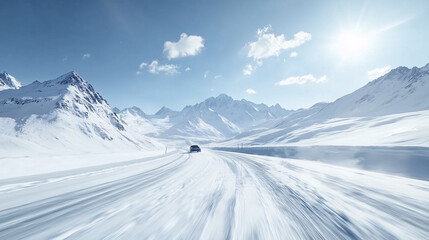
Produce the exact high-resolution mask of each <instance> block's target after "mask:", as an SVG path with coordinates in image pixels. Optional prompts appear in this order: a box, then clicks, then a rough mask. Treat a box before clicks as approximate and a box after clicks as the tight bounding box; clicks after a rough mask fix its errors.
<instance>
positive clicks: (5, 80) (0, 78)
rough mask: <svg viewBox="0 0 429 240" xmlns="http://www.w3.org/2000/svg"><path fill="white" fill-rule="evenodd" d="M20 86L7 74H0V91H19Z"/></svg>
mask: <svg viewBox="0 0 429 240" xmlns="http://www.w3.org/2000/svg"><path fill="white" fill-rule="evenodd" d="M21 87H22V84H21V83H20V82H19V81H18V80H16V78H15V77H13V76H12V75H10V74H9V73H7V72H3V73H0V91H1V90H6V89H19V88H21Z"/></svg>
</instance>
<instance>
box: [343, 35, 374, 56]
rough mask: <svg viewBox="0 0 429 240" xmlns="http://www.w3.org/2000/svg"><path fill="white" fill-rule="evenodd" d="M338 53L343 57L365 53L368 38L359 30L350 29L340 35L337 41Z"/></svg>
mask: <svg viewBox="0 0 429 240" xmlns="http://www.w3.org/2000/svg"><path fill="white" fill-rule="evenodd" d="M336 45H337V50H338V53H339V54H340V55H341V56H342V57H344V58H354V57H359V56H361V55H363V54H364V53H365V51H366V50H367V48H368V45H369V38H368V36H365V35H364V34H361V33H359V32H355V31H350V32H344V33H343V34H341V35H340V37H339V38H338V41H337V44H336Z"/></svg>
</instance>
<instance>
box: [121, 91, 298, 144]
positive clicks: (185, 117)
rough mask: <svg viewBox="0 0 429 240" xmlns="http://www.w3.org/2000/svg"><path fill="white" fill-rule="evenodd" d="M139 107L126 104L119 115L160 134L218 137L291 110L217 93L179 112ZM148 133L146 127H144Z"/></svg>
mask: <svg viewBox="0 0 429 240" xmlns="http://www.w3.org/2000/svg"><path fill="white" fill-rule="evenodd" d="M139 112H142V111H141V110H140V109H136V108H134V109H133V108H127V109H124V110H122V111H121V112H120V116H121V119H123V120H124V121H126V122H128V123H130V124H133V123H134V124H133V126H135V127H136V128H138V127H139V126H141V127H144V128H146V129H152V130H153V131H150V133H153V134H154V136H157V137H160V138H175V139H189V138H190V139H199V140H205V141H207V140H219V139H225V138H227V137H231V136H234V135H236V134H239V133H241V132H243V131H245V130H247V129H249V128H251V127H253V126H256V125H258V124H260V123H262V122H265V121H267V120H272V119H276V118H278V117H280V116H285V115H287V114H289V113H290V112H291V111H287V110H285V109H283V108H282V107H281V106H280V105H278V104H277V105H275V106H271V107H268V106H267V105H265V104H255V103H252V102H249V101H247V100H244V99H243V100H240V101H239V100H234V99H232V98H231V97H229V96H227V95H225V94H221V95H219V96H218V97H216V98H215V97H211V98H208V99H206V100H205V101H203V102H201V103H197V104H195V105H192V106H186V107H185V108H183V109H182V110H181V111H180V112H178V111H173V110H171V109H169V108H166V107H162V108H161V109H160V110H159V111H158V112H157V113H156V114H155V115H151V116H148V115H145V114H138V113H139ZM146 132H147V133H148V131H147V130H146Z"/></svg>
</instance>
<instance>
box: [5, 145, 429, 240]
mask: <svg viewBox="0 0 429 240" xmlns="http://www.w3.org/2000/svg"><path fill="white" fill-rule="evenodd" d="M428 206H429V182H427V181H419V180H413V179H408V178H402V177H395V176H389V175H383V174H378V173H371V172H365V171H361V170H354V169H348V168H342V167H336V166H331V165H326V164H322V163H317V162H309V161H302V160H288V159H281V158H273V157H264V156H253V155H244V154H239V153H227V152H221V151H209V150H204V149H203V152H202V153H193V154H188V153H185V152H174V153H171V154H169V155H167V156H163V157H159V158H148V159H142V160H141V161H132V162H128V163H124V165H122V166H108V167H100V168H98V169H92V170H88V169H87V170H80V171H77V172H76V171H75V172H73V173H70V172H69V173H64V174H63V175H61V174H58V173H56V174H48V175H43V176H39V177H37V178H33V179H31V178H21V179H15V180H13V181H11V180H9V181H2V182H0V239H8V240H10V239H66V238H67V239H429V207H428Z"/></svg>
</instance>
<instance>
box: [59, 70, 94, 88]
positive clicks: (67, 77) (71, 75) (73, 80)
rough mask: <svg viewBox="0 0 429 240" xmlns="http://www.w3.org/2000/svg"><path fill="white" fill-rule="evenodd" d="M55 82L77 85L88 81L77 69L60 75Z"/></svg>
mask: <svg viewBox="0 0 429 240" xmlns="http://www.w3.org/2000/svg"><path fill="white" fill-rule="evenodd" d="M54 81H55V82H57V83H59V84H61V85H75V84H82V83H86V81H85V80H83V78H82V77H81V76H79V74H78V73H77V72H75V71H71V72H68V73H66V74H63V75H61V76H60V77H58V78H56V79H55V80H54Z"/></svg>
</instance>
